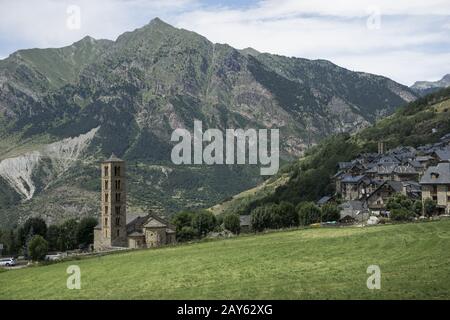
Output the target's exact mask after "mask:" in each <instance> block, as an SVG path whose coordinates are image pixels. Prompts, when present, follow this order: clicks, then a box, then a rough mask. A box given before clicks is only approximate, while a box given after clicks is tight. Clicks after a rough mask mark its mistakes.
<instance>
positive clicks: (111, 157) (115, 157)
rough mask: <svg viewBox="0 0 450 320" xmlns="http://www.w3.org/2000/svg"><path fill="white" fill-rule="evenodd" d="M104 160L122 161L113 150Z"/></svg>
mask: <svg viewBox="0 0 450 320" xmlns="http://www.w3.org/2000/svg"><path fill="white" fill-rule="evenodd" d="M105 162H123V160H122V159H120V158H118V157H117V156H116V155H115V154H114V152H113V153H111V155H110V156H109V158H108V159H106V160H105Z"/></svg>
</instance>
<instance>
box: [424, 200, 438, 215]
mask: <svg viewBox="0 0 450 320" xmlns="http://www.w3.org/2000/svg"><path fill="white" fill-rule="evenodd" d="M423 209H424V211H425V214H426V215H427V216H432V215H433V214H434V213H435V211H436V201H434V200H432V199H430V198H427V199H425V201H424V202H423Z"/></svg>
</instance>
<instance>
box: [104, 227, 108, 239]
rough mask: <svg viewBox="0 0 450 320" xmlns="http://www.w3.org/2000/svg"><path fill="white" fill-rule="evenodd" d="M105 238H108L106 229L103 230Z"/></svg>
mask: <svg viewBox="0 0 450 320" xmlns="http://www.w3.org/2000/svg"><path fill="white" fill-rule="evenodd" d="M105 238H108V229H105Z"/></svg>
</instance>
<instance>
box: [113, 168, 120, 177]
mask: <svg viewBox="0 0 450 320" xmlns="http://www.w3.org/2000/svg"><path fill="white" fill-rule="evenodd" d="M114 175H115V176H116V177H120V167H117V166H115V167H114Z"/></svg>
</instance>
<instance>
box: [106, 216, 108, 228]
mask: <svg viewBox="0 0 450 320" xmlns="http://www.w3.org/2000/svg"><path fill="white" fill-rule="evenodd" d="M107 225H108V217H105V227H106V226H107Z"/></svg>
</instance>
